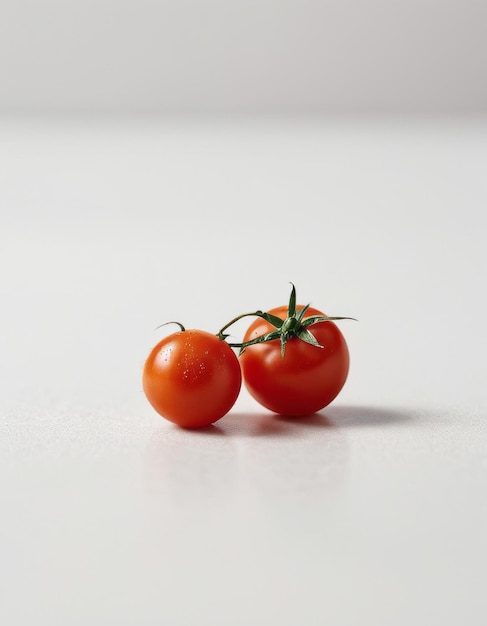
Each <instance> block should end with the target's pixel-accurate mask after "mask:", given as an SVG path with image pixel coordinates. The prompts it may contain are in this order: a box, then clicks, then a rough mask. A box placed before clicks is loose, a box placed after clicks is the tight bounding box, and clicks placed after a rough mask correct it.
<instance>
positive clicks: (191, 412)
mask: <svg viewBox="0 0 487 626" xmlns="http://www.w3.org/2000/svg"><path fill="white" fill-rule="evenodd" d="M142 382H143V388H144V392H145V395H146V396H147V399H148V400H149V402H150V403H151V404H152V406H153V407H154V409H155V410H156V411H157V412H158V413H159V414H160V415H162V416H163V417H165V418H166V419H168V420H170V421H171V422H174V423H175V424H178V425H179V426H182V427H183V428H201V427H203V426H209V425H210V424H213V422H216V421H217V420H219V419H220V418H221V417H223V416H224V415H225V414H226V413H228V411H229V410H230V409H231V408H232V406H233V405H234V404H235V401H236V399H237V397H238V394H239V392H240V387H241V382H242V374H241V370H240V365H239V362H238V358H237V356H236V354H235V353H234V352H233V350H232V349H231V348H230V346H228V344H226V343H225V342H224V341H222V340H221V339H219V338H218V337H217V336H215V335H212V334H210V333H207V332H205V331H202V330H183V331H181V332H176V333H173V334H172V335H169V336H168V337H166V338H165V339H163V340H162V341H160V342H159V343H158V344H157V345H156V346H155V347H154V349H153V350H152V352H151V353H150V355H149V357H148V358H147V361H146V363H145V366H144V371H143V376H142Z"/></svg>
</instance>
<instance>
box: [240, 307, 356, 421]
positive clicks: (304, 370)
mask: <svg viewBox="0 0 487 626" xmlns="http://www.w3.org/2000/svg"><path fill="white" fill-rule="evenodd" d="M300 308H302V305H298V310H299V309H300ZM269 313H272V314H273V315H277V316H278V317H281V318H282V319H285V318H286V317H287V306H281V307H277V308H275V309H272V310H271V311H269ZM312 315H324V313H322V312H321V311H318V310H317V309H313V308H311V307H310V308H309V309H308V311H307V313H306V315H305V318H304V319H306V317H310V316H312ZM273 329H274V327H273V326H271V325H270V324H269V323H267V322H266V321H265V320H263V319H261V318H258V319H256V320H255V321H254V322H253V323H252V324H251V325H250V327H249V328H248V330H247V332H246V333H245V336H244V338H243V341H244V342H245V341H249V340H251V339H254V338H255V337H259V336H260V335H263V334H265V333H268V332H270V331H271V330H273ZM308 330H309V331H310V332H311V333H312V334H313V335H314V336H315V337H316V339H317V340H318V343H320V344H321V345H322V346H324V348H317V347H315V346H312V345H310V344H307V343H305V342H304V341H302V340H301V339H298V338H296V337H293V338H292V339H290V340H289V341H288V342H287V343H286V351H285V354H284V357H282V356H281V344H280V341H279V340H274V341H270V342H268V343H261V344H256V345H253V346H249V347H247V348H245V351H244V352H243V354H241V355H240V365H241V367H242V373H243V379H244V383H245V386H246V387H247V389H248V391H249V393H250V394H251V395H252V396H253V397H254V398H255V399H256V400H257V402H259V403H260V404H261V405H262V406H264V407H266V408H267V409H269V410H270V411H274V412H275V413H279V414H281V415H287V416H304V415H311V414H312V413H315V412H316V411H319V410H321V409H322V408H324V407H325V406H327V405H328V404H330V402H331V401H332V400H334V399H335V398H336V396H337V395H338V393H339V392H340V391H341V389H342V387H343V385H344V384H345V381H346V379H347V375H348V370H349V363H350V359H349V352H348V347H347V344H346V342H345V339H344V337H343V335H342V333H341V332H340V330H339V328H338V327H337V326H336V324H334V323H333V322H319V323H317V324H313V325H311V326H309V327H308Z"/></svg>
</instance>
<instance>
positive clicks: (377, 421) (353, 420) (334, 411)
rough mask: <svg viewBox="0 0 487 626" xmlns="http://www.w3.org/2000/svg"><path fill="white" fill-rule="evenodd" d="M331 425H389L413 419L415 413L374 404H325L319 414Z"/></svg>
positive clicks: (339, 426) (338, 426)
mask: <svg viewBox="0 0 487 626" xmlns="http://www.w3.org/2000/svg"><path fill="white" fill-rule="evenodd" d="M320 415H322V416H323V417H324V418H325V419H326V420H327V421H328V422H329V423H330V425H332V426H335V427H337V428H351V427H357V426H390V425H396V426H397V425H399V424H405V423H407V422H411V421H413V420H414V419H415V418H416V417H417V413H416V412H415V411H412V410H407V409H400V408H394V407H392V408H390V407H374V406H341V405H337V406H333V405H332V406H327V407H326V408H325V409H323V411H322V412H321V414H320Z"/></svg>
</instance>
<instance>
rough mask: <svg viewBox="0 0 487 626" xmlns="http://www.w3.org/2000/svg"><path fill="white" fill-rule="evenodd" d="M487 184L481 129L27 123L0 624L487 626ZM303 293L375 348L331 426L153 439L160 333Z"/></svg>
mask: <svg viewBox="0 0 487 626" xmlns="http://www.w3.org/2000/svg"><path fill="white" fill-rule="evenodd" d="M486 164H487V123H486V122H485V120H476V121H475V120H470V121H468V120H462V119H460V120H446V119H445V120H429V121H428V120H389V121H386V120H382V121H375V122H374V121H371V120H369V121H360V120H346V119H341V120H340V119H338V120H333V119H330V120H323V121H321V122H319V121H316V122H314V123H312V122H310V121H306V120H303V121H294V122H290V121H288V122H285V121H280V122H279V121H273V122H270V121H267V122H265V121H263V120H262V121H260V122H258V121H254V122H250V121H244V120H241V121H240V122H238V121H234V122H226V123H224V122H220V123H214V124H210V123H203V122H197V121H186V122H182V121H181V122H178V123H175V122H174V123H172V124H171V123H169V122H160V123H157V122H155V121H154V122H148V121H146V122H143V121H139V122H136V121H132V122H130V121H126V122H118V123H111V124H110V123H102V122H95V121H91V122H88V121H78V122H76V121H74V120H71V121H69V120H65V121H64V122H57V123H54V122H52V123H48V122H42V121H36V120H30V121H29V120H23V121H22V120H17V121H15V120H3V121H2V122H1V123H0V273H1V280H0V311H1V325H0V385H1V394H0V418H1V422H0V497H1V500H0V503H1V515H0V526H1V535H0V542H1V545H0V554H1V555H2V558H1V561H0V581H1V588H2V594H1V598H0V618H1V622H2V623H5V624H9V625H14V626H16V625H19V624H22V625H23V624H32V623H36V624H100V625H101V624H103V625H104V624H117V625H119V624H120V625H124V624H128V625H137V626H139V625H153V624H154V625H156V624H157V625H159V624H171V625H184V626H187V625H191V626H192V625H194V626H204V625H212V626H215V625H216V626H218V625H222V626H223V625H227V624H236V625H240V624H241V625H247V624H256V625H257V626H260V625H267V624H281V625H285V626H287V625H293V626H294V625H297V624H306V626H314V625H318V624H319V625H321V624H324V623H330V624H337V625H352V624H353V625H355V624H371V625H372V624H373V625H374V626H376V625H381V624H384V625H385V624H388V625H389V624H395V625H397V624H399V625H402V624H404V625H406V624H408V625H409V624H416V625H430V624H443V625H446V624H452V625H453V624H459V623H466V624H470V625H472V624H474V625H476V624H479V625H480V624H484V623H485V619H486V617H487V606H486V600H485V593H484V586H485V584H484V581H485V562H486V557H487V554H486V552H487V541H486V530H485V529H486V527H487V506H486V504H487V500H486V489H487V443H486V425H485V418H486V409H487V402H486V400H487V398H486V389H485V363H484V355H485V350H486V347H487V346H486V339H485V336H486V335H485V330H484V329H485V317H486V313H487V311H486V302H485V296H484V291H485V287H484V282H485V269H486V265H485V261H486V252H485V244H484V242H485V217H484V215H485V206H486V202H487V186H486V180H487V178H486V176H485V173H486V172H485V170H486ZM290 280H292V281H294V282H295V283H296V285H297V288H298V296H299V298H298V299H299V300H300V301H301V302H307V301H310V300H311V301H312V303H313V304H314V305H316V306H318V307H320V308H323V309H324V310H325V311H326V312H328V313H330V314H345V315H353V316H356V317H358V318H359V320H360V321H359V323H356V324H355V323H352V322H343V324H342V329H343V331H344V333H345V335H346V337H347V340H348V342H349V346H350V351H351V357H352V369H351V374H350V378H349V381H348V383H347V386H346V387H345V389H344V390H343V392H342V394H341V395H340V397H339V398H338V399H337V401H336V402H335V403H334V404H332V405H331V406H330V407H328V408H327V409H326V410H324V411H323V412H322V413H321V414H320V415H317V416H314V417H311V418H308V419H305V420H295V421H286V420H283V419H279V418H276V417H274V416H272V415H270V414H268V413H266V412H265V411H262V410H260V409H259V407H258V406H257V405H256V404H255V403H254V402H253V401H252V400H251V399H250V398H249V397H248V396H247V395H246V394H245V393H243V394H242V396H241V398H240V399H239V401H238V403H237V405H236V406H235V408H234V410H233V411H232V413H231V414H230V415H229V416H227V417H226V418H224V419H223V420H221V421H220V422H218V424H217V425H216V426H215V427H214V428H212V429H209V430H208V431H205V432H184V431H181V430H179V429H177V428H176V427H173V426H172V425H170V424H168V423H165V422H164V421H163V420H162V419H161V418H159V417H158V416H157V415H156V414H154V412H153V411H152V410H151V408H150V407H149V406H148V404H147V403H146V401H145V399H144V397H143V394H142V391H141V384H140V371H141V367H142V364H143V361H144V358H145V356H146V354H147V353H148V351H149V349H150V348H151V347H152V345H153V344H154V343H155V342H156V341H157V340H158V338H159V337H160V331H158V332H155V331H153V328H154V327H155V326H156V325H157V324H159V323H161V322H163V321H166V320H169V319H178V320H180V321H181V322H183V323H185V324H186V325H187V326H188V327H191V326H194V327H201V328H205V329H207V330H213V331H215V332H216V330H217V329H218V328H219V327H220V326H221V325H222V324H223V323H224V322H226V321H228V320H229V319H231V318H232V317H233V316H234V315H235V314H237V313H239V312H242V311H245V310H251V309H254V308H259V307H261V308H270V307H272V306H274V305H277V304H280V303H284V302H285V301H286V300H287V297H288V291H289V285H288V281H290ZM235 332H236V334H238V333H239V332H240V330H239V329H238V328H236V331H235Z"/></svg>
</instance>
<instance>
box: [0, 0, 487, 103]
mask: <svg viewBox="0 0 487 626" xmlns="http://www.w3.org/2000/svg"><path fill="white" fill-rule="evenodd" d="M486 22H487V3H486V2H485V1H484V0H393V1H391V0H366V1H364V0H340V1H337V0H230V1H229V0H205V1H204V2H203V1H201V0H178V1H177V2H175V1H174V0H42V2H40V1H39V0H15V2H8V1H6V0H4V1H3V2H0V76H1V77H2V80H1V81H0V113H2V112H5V111H18V110H21V111H27V112H36V111H39V110H41V111H54V112H59V111H76V112H79V111H81V112H92V111H95V112H105V113H109V114H110V113H111V112H113V111H116V112H121V113H124V112H125V113H126V112H155V113H160V112H162V113H179V112H181V111H185V112H190V113H200V112H202V111H203V112H210V113H217V114H218V113H222V112H223V113H235V112H237V113H242V112H243V113H246V112H262V111H264V112H266V111H267V112H298V113H306V112H323V111H325V112H330V111H332V112H342V111H352V112H357V111H364V110H365V111H396V112H397V111H399V112H411V111H420V112H424V111H438V110H440V111H445V112H451V111H453V112H458V111H467V112H468V111H485V110H486V109H487V81H486V80H485V58H486V57H487V38H486V37H485V24H486Z"/></svg>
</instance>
